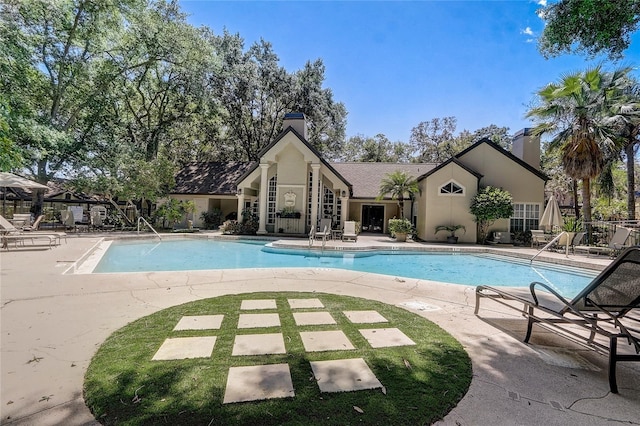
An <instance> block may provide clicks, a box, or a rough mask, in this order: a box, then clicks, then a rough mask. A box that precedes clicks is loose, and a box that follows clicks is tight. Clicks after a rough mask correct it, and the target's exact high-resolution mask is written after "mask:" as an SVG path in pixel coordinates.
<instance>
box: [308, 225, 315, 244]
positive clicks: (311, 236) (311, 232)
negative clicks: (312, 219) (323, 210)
mask: <svg viewBox="0 0 640 426" xmlns="http://www.w3.org/2000/svg"><path fill="white" fill-rule="evenodd" d="M315 239H316V228H314V227H313V226H312V227H311V229H310V230H309V247H311V246H312V245H313V242H314V241H315Z"/></svg>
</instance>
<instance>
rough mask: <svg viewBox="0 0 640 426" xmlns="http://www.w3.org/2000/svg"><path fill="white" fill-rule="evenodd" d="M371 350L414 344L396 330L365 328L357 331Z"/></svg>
mask: <svg viewBox="0 0 640 426" xmlns="http://www.w3.org/2000/svg"><path fill="white" fill-rule="evenodd" d="M358 331H359V332H360V334H362V336H363V337H364V338H365V339H367V342H369V344H370V345H371V347H372V348H388V347H391V346H410V345H415V344H416V343H415V342H414V341H413V340H411V339H410V338H409V337H407V335H406V334H404V333H403V332H402V331H400V330H398V329H397V328H367V329H361V330H358Z"/></svg>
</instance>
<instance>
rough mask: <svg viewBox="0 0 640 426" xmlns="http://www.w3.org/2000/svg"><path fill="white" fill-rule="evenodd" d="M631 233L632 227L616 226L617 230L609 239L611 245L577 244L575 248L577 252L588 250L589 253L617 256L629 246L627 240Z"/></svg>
mask: <svg viewBox="0 0 640 426" xmlns="http://www.w3.org/2000/svg"><path fill="white" fill-rule="evenodd" d="M629 235H631V229H629V228H623V227H622V226H619V227H618V228H616V232H615V233H614V234H613V237H611V241H609V245H607V246H606V247H599V246H576V247H574V248H573V250H574V251H575V252H586V254H587V255H590V254H608V255H609V256H611V257H615V256H616V255H617V254H618V253H619V252H620V251H621V250H622V249H624V248H626V247H627V246H625V243H626V242H627V239H628V238H629Z"/></svg>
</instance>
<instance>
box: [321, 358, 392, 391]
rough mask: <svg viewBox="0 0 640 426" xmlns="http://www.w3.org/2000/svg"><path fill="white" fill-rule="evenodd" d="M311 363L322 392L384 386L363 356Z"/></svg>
mask: <svg viewBox="0 0 640 426" xmlns="http://www.w3.org/2000/svg"><path fill="white" fill-rule="evenodd" d="M310 364H311V369H312V370H313V375H314V377H315V378H316V382H317V383H318V387H319V388H320V392H350V391H357V390H363V389H376V388H381V387H382V383H380V381H379V380H378V378H377V377H376V375H375V374H373V371H371V369H370V368H369V366H368V365H367V363H366V362H365V361H364V359H362V358H354V359H337V360H334V361H311V362H310Z"/></svg>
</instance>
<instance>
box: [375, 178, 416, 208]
mask: <svg viewBox="0 0 640 426" xmlns="http://www.w3.org/2000/svg"><path fill="white" fill-rule="evenodd" d="M418 193H420V187H419V186H418V181H417V180H416V179H415V178H414V177H412V176H409V175H407V174H406V173H405V172H403V171H401V170H396V171H395V172H393V173H387V175H386V176H385V177H384V178H383V179H382V181H381V182H380V193H379V195H378V197H377V198H376V199H377V200H382V199H383V198H384V197H385V196H386V195H390V196H391V199H392V200H396V199H397V200H398V208H399V210H400V211H399V217H401V218H404V200H405V198H410V199H413V197H414V196H415V194H418Z"/></svg>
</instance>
